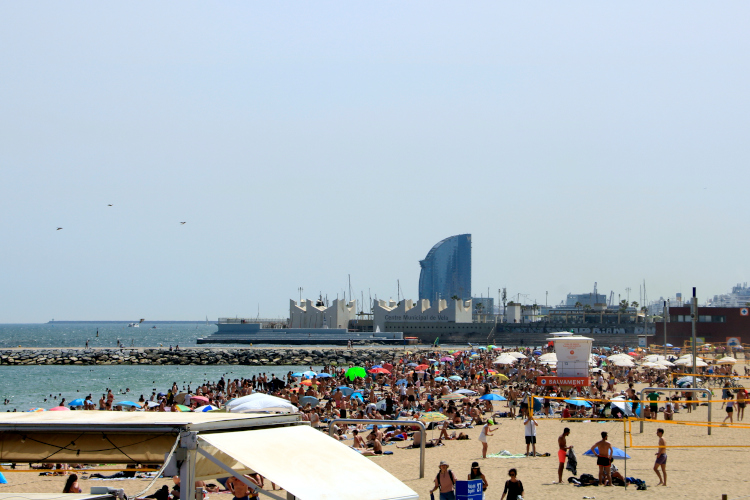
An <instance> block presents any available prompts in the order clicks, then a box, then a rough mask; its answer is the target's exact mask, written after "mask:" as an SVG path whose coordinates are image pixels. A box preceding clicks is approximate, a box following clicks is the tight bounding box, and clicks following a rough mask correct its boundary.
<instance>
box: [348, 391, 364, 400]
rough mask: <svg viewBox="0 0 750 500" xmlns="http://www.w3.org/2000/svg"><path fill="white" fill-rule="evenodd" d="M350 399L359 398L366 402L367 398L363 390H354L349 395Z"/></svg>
mask: <svg viewBox="0 0 750 500" xmlns="http://www.w3.org/2000/svg"><path fill="white" fill-rule="evenodd" d="M349 399H359V400H360V401H362V402H364V401H365V398H363V397H362V393H361V392H353V393H352V395H351V396H349Z"/></svg>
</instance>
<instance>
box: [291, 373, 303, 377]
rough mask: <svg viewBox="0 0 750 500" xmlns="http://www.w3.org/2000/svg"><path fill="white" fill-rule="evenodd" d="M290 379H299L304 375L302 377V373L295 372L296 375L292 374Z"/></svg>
mask: <svg viewBox="0 0 750 500" xmlns="http://www.w3.org/2000/svg"><path fill="white" fill-rule="evenodd" d="M292 377H297V378H299V377H304V375H302V372H297V373H292Z"/></svg>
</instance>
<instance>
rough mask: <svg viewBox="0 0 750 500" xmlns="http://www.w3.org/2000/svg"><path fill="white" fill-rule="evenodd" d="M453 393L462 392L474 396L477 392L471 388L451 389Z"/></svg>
mask: <svg viewBox="0 0 750 500" xmlns="http://www.w3.org/2000/svg"><path fill="white" fill-rule="evenodd" d="M453 394H464V395H466V396H476V395H477V393H476V392H475V391H472V390H471V389H459V390H457V391H453Z"/></svg>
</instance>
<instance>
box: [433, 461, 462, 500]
mask: <svg viewBox="0 0 750 500" xmlns="http://www.w3.org/2000/svg"><path fill="white" fill-rule="evenodd" d="M455 489H456V476H455V475H454V474H453V471H452V470H450V469H448V462H445V461H443V462H440V472H438V473H437V476H435V487H434V488H432V489H431V490H430V497H431V498H432V497H433V493H434V492H435V490H438V491H439V492H440V500H455V498H456V494H455Z"/></svg>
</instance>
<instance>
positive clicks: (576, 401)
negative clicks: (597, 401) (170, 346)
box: [564, 398, 591, 408]
mask: <svg viewBox="0 0 750 500" xmlns="http://www.w3.org/2000/svg"><path fill="white" fill-rule="evenodd" d="M564 401H565V402H566V403H568V404H569V405H573V406H583V407H584V408H591V403H589V402H588V401H584V400H582V399H578V398H573V399H566V400H564Z"/></svg>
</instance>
